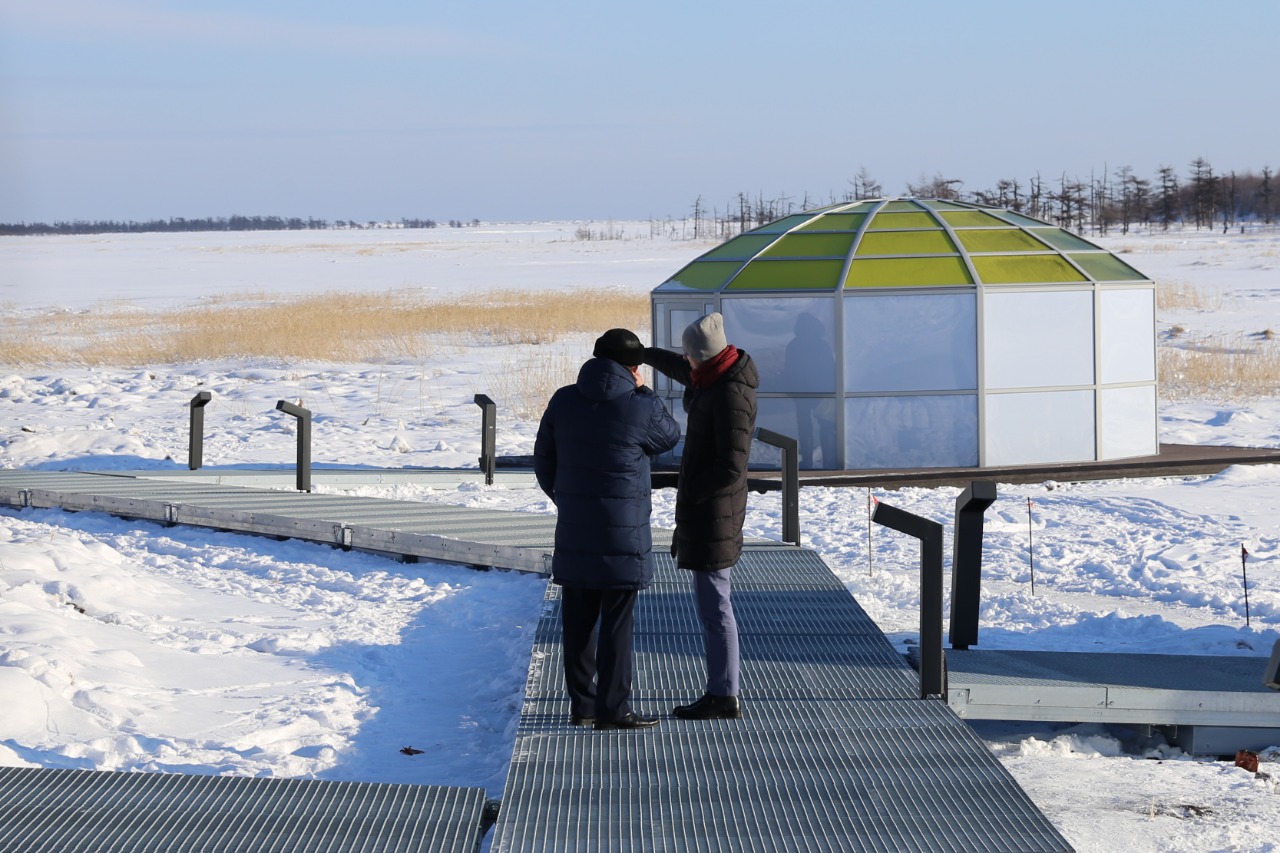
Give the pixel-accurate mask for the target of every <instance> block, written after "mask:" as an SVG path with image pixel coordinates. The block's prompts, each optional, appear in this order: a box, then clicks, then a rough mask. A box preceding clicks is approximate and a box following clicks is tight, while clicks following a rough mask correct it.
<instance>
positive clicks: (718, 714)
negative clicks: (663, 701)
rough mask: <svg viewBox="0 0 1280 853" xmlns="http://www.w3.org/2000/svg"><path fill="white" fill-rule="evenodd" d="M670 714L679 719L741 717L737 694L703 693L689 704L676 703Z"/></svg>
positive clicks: (734, 718)
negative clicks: (717, 694) (718, 694)
mask: <svg viewBox="0 0 1280 853" xmlns="http://www.w3.org/2000/svg"><path fill="white" fill-rule="evenodd" d="M671 714H672V716H674V717H675V718H676V719H679V720H738V719H741V718H742V703H741V702H740V701H738V697H737V696H716V695H715V694H713V693H704V694H702V698H701V699H699V700H698V701H696V702H694V703H692V704H690V705H677V706H676V707H675V708H674V709H673V710H672V711H671Z"/></svg>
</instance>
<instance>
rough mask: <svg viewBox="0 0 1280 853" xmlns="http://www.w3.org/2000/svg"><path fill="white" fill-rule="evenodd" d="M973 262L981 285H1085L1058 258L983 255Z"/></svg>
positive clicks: (1081, 278) (1078, 273)
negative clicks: (1079, 283) (1079, 282)
mask: <svg viewBox="0 0 1280 853" xmlns="http://www.w3.org/2000/svg"><path fill="white" fill-rule="evenodd" d="M972 260H973V267H974V269H976V270H977V271H978V277H979V278H980V279H982V282H983V284H1045V283H1055V282H1068V281H1088V279H1087V278H1085V277H1084V276H1083V275H1081V273H1080V271H1079V270H1078V269H1076V268H1075V267H1073V266H1071V264H1069V263H1067V262H1066V261H1064V260H1063V259H1062V258H1061V257H1060V256H1058V255H982V256H979V257H975V258H972Z"/></svg>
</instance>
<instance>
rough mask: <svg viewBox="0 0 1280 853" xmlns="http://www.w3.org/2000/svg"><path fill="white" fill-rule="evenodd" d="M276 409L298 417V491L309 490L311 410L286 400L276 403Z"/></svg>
mask: <svg viewBox="0 0 1280 853" xmlns="http://www.w3.org/2000/svg"><path fill="white" fill-rule="evenodd" d="M276 409H277V410H278V411H281V412H284V413H285V414H286V415H291V416H293V417H295V418H297V419H298V491H300V492H309V491H311V410H310V409H304V408H302V407H301V406H295V405H294V404H293V403H290V402H289V401H288V400H281V401H279V402H278V403H276Z"/></svg>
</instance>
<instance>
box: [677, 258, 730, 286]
mask: <svg viewBox="0 0 1280 853" xmlns="http://www.w3.org/2000/svg"><path fill="white" fill-rule="evenodd" d="M741 267H742V263H741V262H739V261H694V262H693V263H691V264H689V266H687V267H685V268H684V269H682V270H680V272H678V273H676V274H675V275H673V276H671V278H670V280H668V281H667V283H666V284H664V285H663V287H664V288H665V287H667V285H668V284H674V285H678V286H679V287H682V288H689V289H692V290H718V289H719V288H720V287H721V286H722V285H723V284H724V283H725V282H726V281H728V280H729V277H730V276H731V275H733V274H734V273H735V272H737V271H738V270H739V269H741Z"/></svg>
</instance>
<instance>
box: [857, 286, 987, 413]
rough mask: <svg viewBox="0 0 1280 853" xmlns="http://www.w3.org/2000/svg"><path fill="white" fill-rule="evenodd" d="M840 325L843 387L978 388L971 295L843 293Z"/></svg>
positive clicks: (865, 389) (880, 389) (974, 312)
mask: <svg viewBox="0 0 1280 853" xmlns="http://www.w3.org/2000/svg"><path fill="white" fill-rule="evenodd" d="M844 329H845V332H844V371H845V373H844V376H845V389H846V390H847V391H852V392H868V391H871V392H886V391H887V392H894V391H964V390H972V389H975V388H977V387H978V321H977V296H976V295H975V294H973V293H957V294H955V295H951V294H919V295H911V296H898V295H888V296H849V297H845V302H844Z"/></svg>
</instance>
